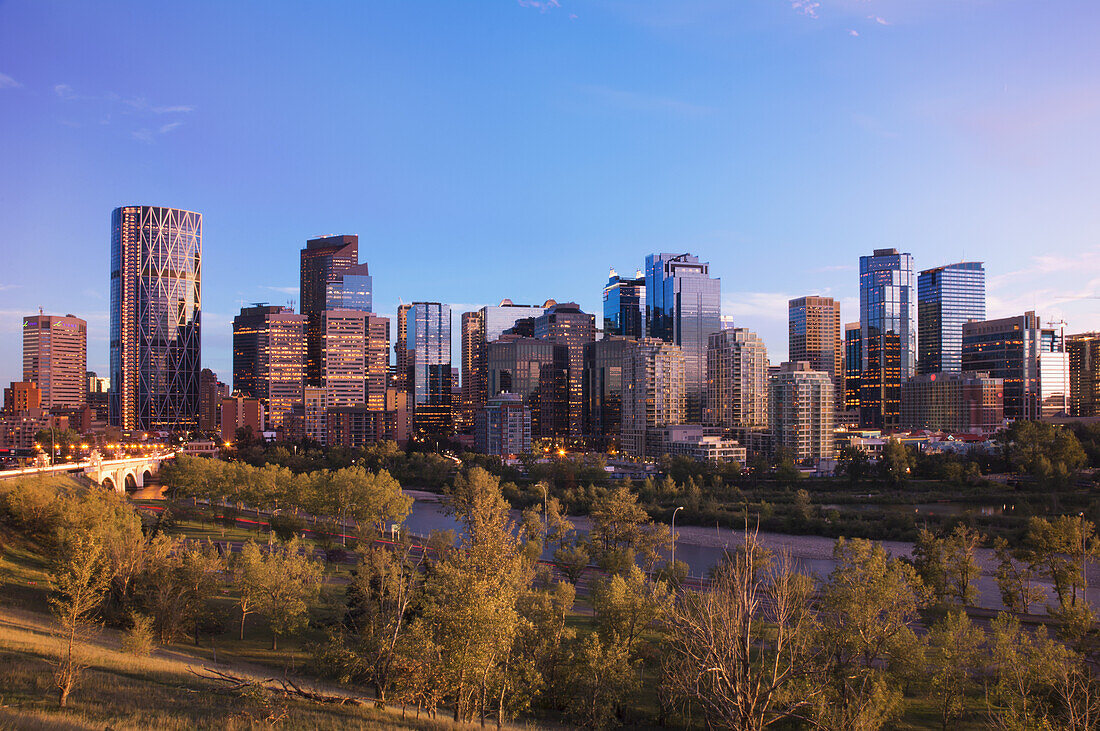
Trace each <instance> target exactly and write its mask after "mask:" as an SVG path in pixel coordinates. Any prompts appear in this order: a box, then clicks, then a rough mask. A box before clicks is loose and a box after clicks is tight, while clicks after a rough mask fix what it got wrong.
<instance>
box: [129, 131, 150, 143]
mask: <svg viewBox="0 0 1100 731" xmlns="http://www.w3.org/2000/svg"><path fill="white" fill-rule="evenodd" d="M130 136H131V137H133V138H134V139H135V140H137V141H138V142H144V143H146V144H152V143H153V137H154V135H153V130H151V129H147V128H142V129H135V130H134V131H133V132H131V133H130Z"/></svg>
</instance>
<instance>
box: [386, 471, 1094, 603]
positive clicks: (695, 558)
mask: <svg viewBox="0 0 1100 731" xmlns="http://www.w3.org/2000/svg"><path fill="white" fill-rule="evenodd" d="M406 493H407V494H409V495H411V496H412V497H413V498H414V499H415V502H414V503H413V507H412V510H411V512H410V513H409V516H408V517H407V518H405V529H406V530H408V531H410V532H412V533H416V534H419V535H428V534H429V533H430V532H431V531H433V530H453V531H454V532H455V533H456V534H458V533H460V532H461V530H462V529H461V526H459V524H458V523H457V522H456V521H455V519H454V518H453V517H451V516H449V515H447V514H446V513H445V512H444V509H443V505H442V504H441V503H440V501H439V496H438V495H435V494H433V493H428V492H421V491H418V490H406ZM513 517H514V518H515V519H517V520H518V519H519V512H518V511H513ZM571 520H572V521H573V523H574V525H576V527H577V530H578V532H581V533H585V532H587V531H588V529H589V526H590V525H591V523H590V521H589V519H588V518H587V517H574V518H571ZM759 539H760V541H761V543H763V545H764V546H765V547H767V548H769V549H771V550H773V551H787V552H789V553H790V555H791V558H792V559H793V560H794V562H795V564H796V565H797V566H798V570H799V571H801V572H803V573H806V574H809V575H812V576H815V577H817V578H819V579H824V578H826V577H827V576H828V575H829V574H830V573H831V572H832V571H833V569H834V568H836V561H835V560H834V559H833V546H834V544H835V543H836V541H835V540H834V539H832V538H825V537H823V536H796V535H787V534H783V533H764V532H761V533H760V534H759ZM741 540H742V534H741V532H740V531H734V530H729V529H727V528H721V529H719V528H718V527H717V526H715V527H714V528H706V527H703V526H696V525H687V526H685V525H678V526H676V558H677V560H679V561H683V562H684V563H686V564H687V565H688V570H689V572H690V574H691V575H692V576H697V577H705V576H706V575H707V573H708V571H709V570H710V569H711V567H713V566H714V565H715V564H717V563H718V562H719V561H721V560H722V557H723V555H724V553H725V551H726V550H727V548H728V549H733V548H736V546H737V545H738V543H739V542H740V541H741ZM880 543H881V544H882V545H883V547H884V548H885V549H886V550H887V551H888V552H890V554H892V555H894V556H898V557H910V556H911V554H912V550H913V544H912V543H908V542H905V541H880ZM665 553H666V555H667V553H668V551H667V550H666V551H665ZM545 557H546V558H548V557H549V556H545ZM977 559H978V563H979V565H980V566H981V569H982V574H981V576H980V577H979V578H978V580H977V582H976V583H977V587H978V595H979V596H978V604H979V606H982V607H985V608H987V609H994V610H997V609H1003V608H1004V605H1003V604H1002V603H1001V594H1000V590H999V589H998V588H997V584H996V581H995V580H994V571H995V570H996V566H997V561H996V558H995V557H994V554H993V551H992V549H988V548H979V549H978V551H977ZM1088 573H1089V575H1090V576H1093V577H1095V578H1096V579H1097V581H1100V563H1097V562H1090V563H1089V566H1088ZM1037 586H1039V587H1040V588H1042V589H1043V590H1044V591H1046V592H1047V594H1048V596H1049V597H1050V598H1049V601H1054V599H1053V594H1052V592H1051V590H1050V586H1049V584H1045V583H1043V582H1038V583H1037ZM1086 596H1087V598H1088V600H1089V602H1090V603H1092V604H1093V606H1097V605H1100V588H1090V589H1088V591H1087V592H1086ZM1033 611H1040V610H1039V609H1038V608H1034V609H1033Z"/></svg>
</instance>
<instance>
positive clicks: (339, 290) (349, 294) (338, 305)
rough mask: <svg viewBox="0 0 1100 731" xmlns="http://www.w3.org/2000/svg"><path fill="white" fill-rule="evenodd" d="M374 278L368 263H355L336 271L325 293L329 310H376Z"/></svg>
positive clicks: (326, 305)
mask: <svg viewBox="0 0 1100 731" xmlns="http://www.w3.org/2000/svg"><path fill="white" fill-rule="evenodd" d="M373 292H374V280H373V279H372V278H371V275H370V270H369V268H368V267H367V264H366V263H365V262H364V263H362V264H353V265H351V266H349V267H345V268H344V269H343V270H341V271H339V272H338V273H336V275H335V278H334V279H333V281H331V282H329V284H328V287H327V290H326V293H325V307H326V309H329V310H360V311H361V312H374V294H373Z"/></svg>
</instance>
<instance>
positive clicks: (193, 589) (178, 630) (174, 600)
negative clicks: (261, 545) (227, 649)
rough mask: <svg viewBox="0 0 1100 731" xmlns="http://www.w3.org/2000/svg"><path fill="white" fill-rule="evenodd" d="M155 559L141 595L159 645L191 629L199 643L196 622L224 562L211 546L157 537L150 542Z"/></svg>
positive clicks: (143, 582)
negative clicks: (150, 617)
mask: <svg viewBox="0 0 1100 731" xmlns="http://www.w3.org/2000/svg"><path fill="white" fill-rule="evenodd" d="M150 550H151V551H152V552H153V554H154V556H155V560H150V561H149V563H148V565H147V567H146V570H145V571H144V572H143V574H142V576H141V585H142V586H141V595H142V597H143V599H144V601H145V604H146V606H147V608H148V610H149V614H150V615H151V616H152V618H153V626H154V627H155V628H156V632H157V637H158V639H159V640H160V642H161V644H165V645H166V644H169V643H171V642H173V641H175V640H176V639H177V638H178V637H179V636H180V635H181V634H182V633H183V632H184V631H185V630H187V629H191V630H192V631H193V632H194V635H195V643H196V644H198V635H199V623H200V622H201V620H202V619H203V617H204V616H206V613H207V600H208V599H209V598H210V596H211V595H212V594H213V593H214V589H215V587H216V585H217V583H218V582H220V581H221V575H222V572H223V571H224V569H225V562H224V559H223V558H222V557H221V555H220V554H219V553H218V552H217V550H216V549H215V548H214V546H213V545H212V544H210V543H206V544H199V543H197V542H196V543H191V544H189V543H187V542H186V541H184V540H183V539H178V538H177V539H171V538H167V537H165V536H158V537H157V538H155V539H154V540H153V541H152V542H151V543H150Z"/></svg>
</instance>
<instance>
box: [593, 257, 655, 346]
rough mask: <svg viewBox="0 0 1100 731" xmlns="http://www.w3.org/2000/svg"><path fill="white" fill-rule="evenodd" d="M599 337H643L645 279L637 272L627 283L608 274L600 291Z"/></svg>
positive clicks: (614, 274)
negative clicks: (600, 327) (600, 329)
mask: <svg viewBox="0 0 1100 731" xmlns="http://www.w3.org/2000/svg"><path fill="white" fill-rule="evenodd" d="M603 334H604V337H610V336H612V335H621V336H623V337H627V338H634V339H635V340H638V339H640V338H643V337H645V277H644V276H643V275H642V273H641V272H640V271H639V272H637V273H636V274H635V275H634V278H633V279H631V278H629V277H620V276H619V275H618V274H617V273H616V272H615V270H614V269H612V270H611V275H610V277H608V280H607V286H605V287H604V288H603Z"/></svg>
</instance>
